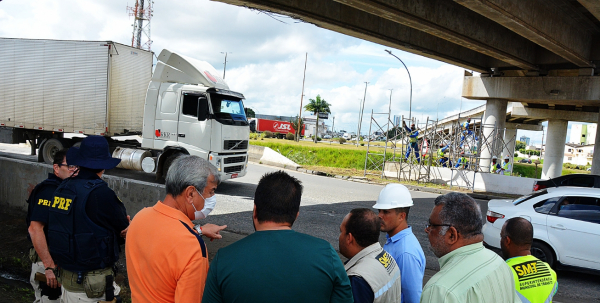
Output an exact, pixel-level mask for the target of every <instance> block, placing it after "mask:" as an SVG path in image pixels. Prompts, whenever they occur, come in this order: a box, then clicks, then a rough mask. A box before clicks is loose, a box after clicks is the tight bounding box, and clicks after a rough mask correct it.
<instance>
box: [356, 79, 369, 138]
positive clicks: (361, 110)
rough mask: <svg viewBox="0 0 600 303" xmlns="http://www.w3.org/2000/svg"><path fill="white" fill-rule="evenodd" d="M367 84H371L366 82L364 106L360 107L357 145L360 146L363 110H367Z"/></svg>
mask: <svg viewBox="0 0 600 303" xmlns="http://www.w3.org/2000/svg"><path fill="white" fill-rule="evenodd" d="M367 85H369V82H365V96H364V97H363V100H362V106H361V107H360V115H359V117H358V134H357V135H356V146H358V140H359V139H360V129H361V127H362V117H363V112H364V110H365V100H366V99H367Z"/></svg>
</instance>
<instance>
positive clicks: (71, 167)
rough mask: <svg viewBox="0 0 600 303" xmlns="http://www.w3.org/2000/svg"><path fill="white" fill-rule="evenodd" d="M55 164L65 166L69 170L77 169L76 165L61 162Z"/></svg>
mask: <svg viewBox="0 0 600 303" xmlns="http://www.w3.org/2000/svg"><path fill="white" fill-rule="evenodd" d="M56 165H58V167H63V166H66V167H67V168H68V169H69V170H76V169H77V165H68V164H62V163H60V164H56Z"/></svg>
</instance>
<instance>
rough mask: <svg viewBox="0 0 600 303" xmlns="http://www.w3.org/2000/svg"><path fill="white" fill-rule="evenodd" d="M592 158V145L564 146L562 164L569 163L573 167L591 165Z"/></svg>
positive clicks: (571, 144) (568, 144)
mask: <svg viewBox="0 0 600 303" xmlns="http://www.w3.org/2000/svg"><path fill="white" fill-rule="evenodd" d="M580 125H581V124H580ZM593 157H594V144H588V145H582V144H574V143H567V144H565V157H564V159H563V162H564V163H571V164H575V165H588V164H592V158H593Z"/></svg>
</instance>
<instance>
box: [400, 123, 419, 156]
mask: <svg viewBox="0 0 600 303" xmlns="http://www.w3.org/2000/svg"><path fill="white" fill-rule="evenodd" d="M402 126H403V127H404V129H405V130H406V132H408V137H409V140H408V142H409V145H408V147H407V148H406V156H405V157H404V159H405V160H408V156H410V152H411V151H414V152H415V158H417V162H419V163H421V158H420V157H419V144H418V142H417V141H418V140H417V139H418V136H419V132H418V131H417V128H416V127H415V124H414V123H413V124H411V125H410V128H409V127H408V126H406V122H404V121H402Z"/></svg>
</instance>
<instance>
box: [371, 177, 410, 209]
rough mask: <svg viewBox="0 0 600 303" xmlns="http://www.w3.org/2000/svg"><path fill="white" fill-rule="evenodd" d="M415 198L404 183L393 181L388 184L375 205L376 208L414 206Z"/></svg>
mask: <svg viewBox="0 0 600 303" xmlns="http://www.w3.org/2000/svg"><path fill="white" fill-rule="evenodd" d="M413 205H414V203H413V200H412V198H411V196H410V192H409V191H408V188H406V186H404V185H402V184H397V183H392V184H388V185H386V186H385V187H384V188H383V189H382V190H381V192H379V197H378V198H377V203H375V205H373V208H375V209H393V208H400V207H410V206H413Z"/></svg>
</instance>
